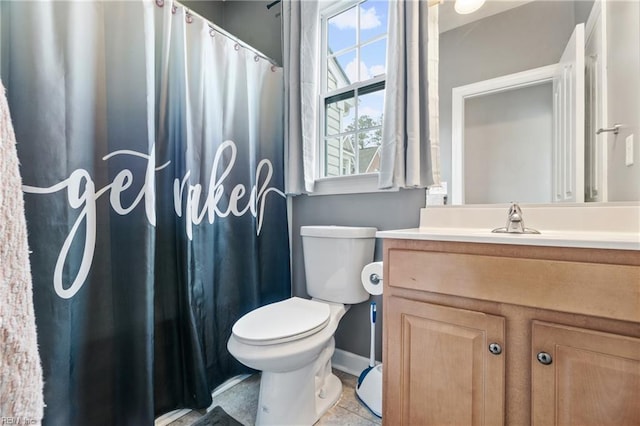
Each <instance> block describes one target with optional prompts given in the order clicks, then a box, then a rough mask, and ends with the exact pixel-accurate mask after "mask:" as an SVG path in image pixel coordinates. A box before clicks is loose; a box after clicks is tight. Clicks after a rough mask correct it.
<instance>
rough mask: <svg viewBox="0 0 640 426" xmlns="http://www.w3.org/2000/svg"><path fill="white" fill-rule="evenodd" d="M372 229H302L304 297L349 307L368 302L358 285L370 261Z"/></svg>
mask: <svg viewBox="0 0 640 426" xmlns="http://www.w3.org/2000/svg"><path fill="white" fill-rule="evenodd" d="M376 231H377V229H376V228H368V227H349V226H302V227H301V228H300V235H301V236H302V252H303V256H304V268H305V275H306V281H307V293H309V295H310V296H311V297H315V298H317V299H322V300H326V301H327V302H334V303H344V304H353V303H360V302H364V301H365V300H367V299H368V298H369V293H367V292H366V291H365V289H364V287H363V286H362V282H361V281H360V273H361V272H362V268H363V267H364V265H366V264H367V263H369V262H372V261H373V252H374V249H375V241H376V237H375V236H376Z"/></svg>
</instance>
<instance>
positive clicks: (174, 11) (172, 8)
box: [171, 4, 178, 15]
mask: <svg viewBox="0 0 640 426" xmlns="http://www.w3.org/2000/svg"><path fill="white" fill-rule="evenodd" d="M177 11H178V6H176V5H175V4H173V5H171V13H173V14H174V15H175V14H176V12H177Z"/></svg>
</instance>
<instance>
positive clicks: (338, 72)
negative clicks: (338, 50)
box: [327, 50, 358, 92]
mask: <svg viewBox="0 0 640 426" xmlns="http://www.w3.org/2000/svg"><path fill="white" fill-rule="evenodd" d="M357 65H358V64H357V62H356V51H355V50H351V51H349V52H347V53H344V54H342V55H340V56H335V57H328V58H327V91H328V92H331V91H332V90H335V89H340V88H341V87H345V86H348V85H350V84H351V83H352V82H354V81H357V76H358V69H357V68H358V67H357Z"/></svg>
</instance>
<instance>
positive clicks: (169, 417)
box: [153, 374, 251, 426]
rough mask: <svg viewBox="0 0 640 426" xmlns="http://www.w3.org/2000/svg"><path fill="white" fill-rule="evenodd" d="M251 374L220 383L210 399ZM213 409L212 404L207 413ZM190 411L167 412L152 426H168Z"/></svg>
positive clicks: (186, 409)
mask: <svg viewBox="0 0 640 426" xmlns="http://www.w3.org/2000/svg"><path fill="white" fill-rule="evenodd" d="M250 376H251V374H240V375H238V376H235V377H232V378H230V379H229V380H227V381H226V382H224V383H222V384H221V385H219V386H217V387H216V388H215V389H214V390H213V392H212V393H211V398H215V397H216V396H218V395H220V394H221V393H222V392H224V391H226V390H227V389H230V388H232V387H234V386H235V385H237V384H238V383H240V382H241V381H243V380H244V379H246V378H248V377H250ZM213 408H214V404H211V406H210V407H209V408H207V412H209V411H211V410H213ZM191 411H192V410H190V409H188V408H183V409H181V410H173V411H169V412H168V413H164V414H163V415H161V416H160V417H158V418H157V419H156V420H155V422H154V425H153V426H167V425H169V424H170V423H171V422H173V421H175V420H178V419H179V418H180V417H182V416H186V415H187V414H189V413H190V412H191Z"/></svg>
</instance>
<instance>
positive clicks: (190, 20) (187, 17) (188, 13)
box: [184, 10, 193, 24]
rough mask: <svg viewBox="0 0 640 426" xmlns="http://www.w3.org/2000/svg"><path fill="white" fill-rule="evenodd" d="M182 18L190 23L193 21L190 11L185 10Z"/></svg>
mask: <svg viewBox="0 0 640 426" xmlns="http://www.w3.org/2000/svg"><path fill="white" fill-rule="evenodd" d="M184 19H185V20H186V21H187V24H190V23H192V22H193V15H192V14H191V12H189V11H188V10H187V14H186V15H185V17H184Z"/></svg>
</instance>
